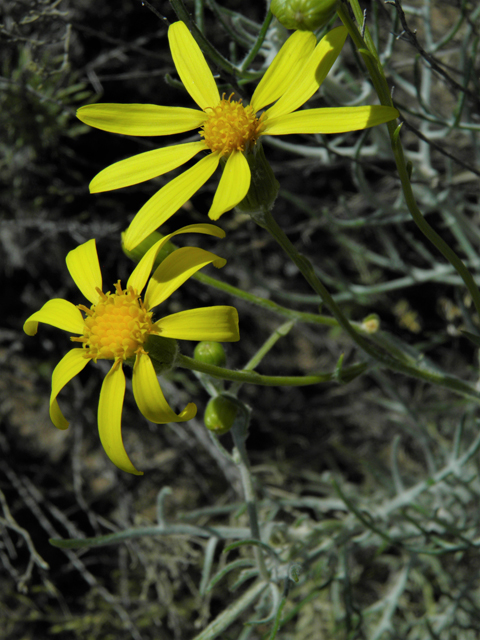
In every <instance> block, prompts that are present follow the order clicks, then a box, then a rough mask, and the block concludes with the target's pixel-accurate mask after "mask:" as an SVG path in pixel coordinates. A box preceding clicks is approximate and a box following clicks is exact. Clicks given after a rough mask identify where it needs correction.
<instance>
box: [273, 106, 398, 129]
mask: <svg viewBox="0 0 480 640" xmlns="http://www.w3.org/2000/svg"><path fill="white" fill-rule="evenodd" d="M398 115H399V114H398V111H397V110H396V109H395V108H394V107H383V106H380V105H375V106H373V107H371V106H364V107H328V108H325V109H305V110H304V111H296V112H295V113H289V114H287V115H285V116H280V117H278V118H275V120H273V121H270V122H269V123H268V125H267V131H266V133H267V134H268V135H269V136H280V135H286V134H290V133H345V132H347V131H359V130H360V129H367V128H368V127H374V126H375V125H377V124H382V123H384V122H389V121H390V120H394V119H395V118H397V117H398Z"/></svg>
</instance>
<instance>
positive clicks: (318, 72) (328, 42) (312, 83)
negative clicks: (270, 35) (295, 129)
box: [263, 27, 348, 134]
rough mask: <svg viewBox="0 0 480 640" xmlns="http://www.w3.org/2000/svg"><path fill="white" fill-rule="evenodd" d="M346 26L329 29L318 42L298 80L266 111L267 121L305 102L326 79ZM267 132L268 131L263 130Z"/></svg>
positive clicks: (339, 49) (341, 45) (345, 33)
mask: <svg viewBox="0 0 480 640" xmlns="http://www.w3.org/2000/svg"><path fill="white" fill-rule="evenodd" d="M347 33H348V32H347V30H346V28H345V27H337V28H336V29H332V31H329V32H328V33H327V34H326V35H325V36H324V37H323V38H322V39H321V40H320V42H319V43H318V44H317V46H316V47H315V49H314V51H313V53H312V54H311V56H310V58H309V59H308V61H307V63H306V65H305V67H304V68H303V69H302V70H301V72H300V74H299V77H298V79H297V81H296V82H292V83H291V85H290V87H289V89H288V90H287V91H286V92H285V93H284V94H283V96H282V97H281V98H280V99H279V100H278V101H277V102H276V103H275V104H274V105H273V107H270V109H268V110H267V112H266V114H265V115H266V122H267V124H268V121H269V120H270V119H271V118H276V117H278V116H281V115H285V114H287V113H291V112H292V111H295V109H298V107H301V106H302V104H305V102H307V100H308V99H309V98H311V97H312V96H313V94H314V93H315V91H316V90H317V89H318V87H319V86H320V84H321V83H322V82H323V81H324V80H325V78H326V76H327V74H328V72H329V71H330V69H331V67H332V65H333V63H334V62H335V60H336V59H337V57H338V55H339V53H340V51H341V50H342V47H343V45H344V42H345V39H346V37H347ZM263 133H264V134H266V131H264V132H263Z"/></svg>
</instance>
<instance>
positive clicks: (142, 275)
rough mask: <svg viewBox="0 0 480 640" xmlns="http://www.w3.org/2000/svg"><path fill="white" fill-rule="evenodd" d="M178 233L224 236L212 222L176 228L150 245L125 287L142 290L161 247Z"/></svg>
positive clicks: (222, 231)
mask: <svg viewBox="0 0 480 640" xmlns="http://www.w3.org/2000/svg"><path fill="white" fill-rule="evenodd" d="M180 233H204V234H206V235H209V236H215V237H217V238H224V237H225V231H224V230H223V229H220V227H216V226H215V225H214V224H202V223H200V224H189V225H187V226H186V227H182V228H181V229H177V231H174V232H173V233H170V234H169V235H168V236H165V237H163V238H162V239H161V240H159V241H158V242H156V243H155V244H154V245H152V246H151V247H150V249H149V250H148V251H147V252H146V253H145V255H144V256H143V258H142V259H141V260H140V262H139V263H138V264H137V266H136V267H135V269H134V270H133V272H132V274H131V276H130V278H129V279H128V282H127V287H130V286H131V287H133V288H134V289H135V290H136V291H137V292H138V293H140V292H141V291H143V287H144V286H145V285H146V284H147V280H148V276H149V275H150V272H151V271H152V269H153V264H154V262H155V260H156V258H157V255H158V254H159V252H160V251H161V249H162V247H163V246H164V244H166V243H167V242H168V241H169V240H170V238H173V236H176V235H178V234H180Z"/></svg>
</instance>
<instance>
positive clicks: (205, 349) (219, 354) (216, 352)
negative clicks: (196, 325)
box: [193, 342, 227, 367]
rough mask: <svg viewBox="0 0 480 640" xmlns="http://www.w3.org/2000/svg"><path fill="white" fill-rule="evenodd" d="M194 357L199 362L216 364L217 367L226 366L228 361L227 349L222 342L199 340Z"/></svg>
mask: <svg viewBox="0 0 480 640" xmlns="http://www.w3.org/2000/svg"><path fill="white" fill-rule="evenodd" d="M193 357H194V358H195V360H198V362H204V363H205V364H214V365H215V366H217V367H224V366H225V363H226V362H227V357H226V355H225V349H224V348H223V346H222V344H220V342H199V343H198V344H197V346H196V347H195V351H194V352H193Z"/></svg>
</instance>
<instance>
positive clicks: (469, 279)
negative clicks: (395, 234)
mask: <svg viewBox="0 0 480 640" xmlns="http://www.w3.org/2000/svg"><path fill="white" fill-rule="evenodd" d="M349 1H350V4H351V6H352V9H353V12H354V14H355V17H356V19H357V21H358V22H359V23H361V22H362V20H363V14H362V10H361V8H360V5H359V4H358V0H349ZM337 12H338V15H339V17H340V20H341V21H342V22H343V24H344V25H345V27H346V28H347V30H348V32H349V34H350V36H351V38H352V40H353V41H354V43H355V46H356V47H357V48H358V50H359V52H360V53H361V54H362V57H363V60H364V62H365V65H366V67H367V69H368V72H369V74H370V77H371V80H372V83H373V86H374V87H375V90H376V92H377V95H378V98H379V100H380V102H381V104H382V105H385V106H389V107H391V106H393V101H392V97H391V94H390V90H389V87H388V83H387V79H386V78H385V74H384V73H383V69H382V67H381V65H380V62H379V58H378V53H377V50H376V49H375V45H374V43H373V40H372V39H371V37H370V35H369V34H368V30H365V40H364V39H363V38H362V36H361V34H360V32H359V31H358V28H357V26H356V25H355V23H354V22H353V20H352V19H351V17H350V15H349V13H348V11H347V10H346V8H345V6H344V5H343V4H341V3H339V5H338V8H337ZM387 127H388V132H389V134H390V139H391V144H392V150H393V155H394V157H395V163H396V165H397V171H398V174H399V177H400V182H401V184H402V189H403V194H404V197H405V201H406V204H407V207H408V210H409V211H410V214H411V216H412V218H413V220H414V222H415V223H416V225H417V226H418V228H419V229H420V231H421V232H422V233H423V234H424V235H425V236H426V237H427V238H428V239H429V240H430V242H431V243H432V244H433V245H434V246H435V247H436V248H437V249H438V250H439V251H440V253H441V254H442V255H443V257H444V258H446V260H448V262H450V264H451V265H452V266H453V267H454V268H455V269H456V271H457V273H458V274H459V275H460V277H461V278H462V280H463V282H464V283H465V286H466V287H467V289H468V291H469V293H470V295H471V296H472V300H473V303H474V305H475V309H476V311H477V313H478V314H479V315H480V291H479V290H478V287H477V285H476V284H475V281H474V279H473V276H472V274H471V273H470V271H469V270H468V269H467V267H466V266H465V264H464V263H463V262H462V260H460V258H459V257H458V256H457V254H456V253H455V251H453V249H452V248H451V247H450V246H449V245H448V244H447V243H446V242H445V240H443V238H441V237H440V236H439V235H438V233H437V232H436V231H435V230H434V229H433V228H432V227H431V226H430V225H429V224H428V222H427V221H426V220H425V218H424V217H423V215H422V213H421V211H420V209H419V208H418V206H417V203H416V200H415V196H414V194H413V190H412V185H411V182H410V176H409V174H408V170H407V164H406V162H405V156H404V154H403V147H402V144H401V142H400V128H399V127H398V126H397V125H396V123H395V122H394V121H391V122H387Z"/></svg>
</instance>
